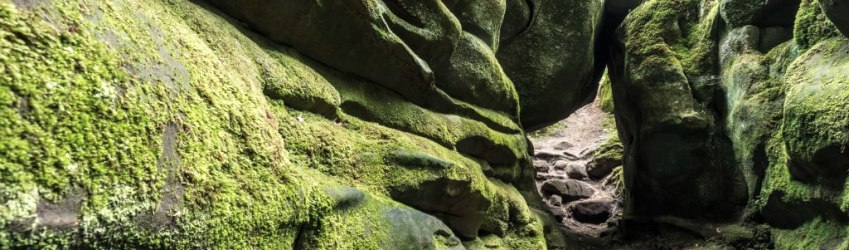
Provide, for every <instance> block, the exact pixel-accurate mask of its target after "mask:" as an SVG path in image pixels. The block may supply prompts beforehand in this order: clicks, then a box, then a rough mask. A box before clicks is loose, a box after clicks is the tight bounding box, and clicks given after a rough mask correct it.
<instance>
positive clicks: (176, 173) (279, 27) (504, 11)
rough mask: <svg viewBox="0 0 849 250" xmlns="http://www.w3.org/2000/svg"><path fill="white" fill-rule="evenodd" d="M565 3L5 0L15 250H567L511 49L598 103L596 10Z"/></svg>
mask: <svg viewBox="0 0 849 250" xmlns="http://www.w3.org/2000/svg"><path fill="white" fill-rule="evenodd" d="M207 2H208V3H207ZM551 3H554V2H551ZM551 3H546V4H544V5H534V6H532V8H530V7H527V6H525V7H523V6H521V4H522V3H517V2H516V1H509V2H508V1H503V0H500V1H499V0H495V1H408V0H387V1H378V0H367V1H330V2H328V1H283V0H281V1H240V2H233V1H175V0H141V1H124V0H119V1H108V2H97V1H94V2H90V1H89V2H79V1H64V0H59V1H17V0H16V1H11V2H10V1H0V50H1V51H4V53H2V54H3V56H0V62H2V65H3V66H2V70H0V72H4V73H3V74H0V79H2V80H0V81H1V82H3V84H2V85H3V86H0V103H2V106H0V112H2V113H3V115H2V116H0V117H2V118H0V125H2V127H3V128H4V129H2V131H0V142H2V145H3V146H0V148H2V150H0V151H2V153H0V165H2V166H3V167H2V168H0V175H2V176H3V177H2V178H0V186H3V187H4V190H3V194H2V195H0V196H2V200H3V202H2V204H0V211H4V212H3V216H0V249H6V248H34V247H37V246H43V245H45V244H47V245H52V244H60V246H58V247H66V248H89V247H96V246H104V245H107V246H113V247H115V248H178V249H180V248H226V249H230V248H236V249H240V248H284V249H285V248H295V249H327V248H338V249H381V248H396V247H400V248H410V249H463V248H465V247H467V246H468V247H473V246H475V244H478V243H480V242H492V241H496V242H499V244H498V245H499V246H502V247H504V248H511V249H541V248H545V247H546V244H547V242H554V243H552V244H557V243H556V242H562V239H555V238H552V237H559V236H557V235H558V233H557V231H554V232H551V231H550V230H549V232H543V228H544V227H543V224H542V223H543V221H551V219H550V218H548V217H546V218H543V217H545V215H544V213H537V212H533V211H534V210H532V209H533V208H531V207H530V206H529V204H536V202H528V201H529V200H538V199H539V195H538V194H537V193H536V190H535V187H534V186H533V185H534V182H533V178H534V171H533V170H534V167H533V166H532V164H531V161H530V155H529V152H530V150H529V146H528V143H527V139H526V138H525V129H524V128H523V125H522V124H521V122H520V116H519V115H520V114H519V110H522V109H521V108H520V106H519V104H520V102H519V99H518V98H519V92H517V90H516V86H517V85H514V81H513V80H511V77H509V75H508V74H507V73H505V72H506V70H505V68H503V67H502V61H500V60H499V58H498V56H496V54H497V51H500V50H501V49H502V48H508V47H509V49H507V50H509V51H510V53H508V55H514V56H510V57H511V58H514V57H518V55H527V54H534V56H533V57H531V58H530V59H528V60H531V59H533V60H536V61H537V62H538V63H536V65H537V66H538V67H540V68H545V72H557V74H558V76H557V78H558V79H586V80H582V81H580V82H577V81H576V82H559V81H558V82H556V84H557V87H556V88H553V89H547V90H545V91H544V92H538V93H536V94H539V95H543V94H542V93H545V94H544V95H545V98H553V97H555V96H558V95H563V94H566V93H568V94H570V95H573V94H574V95H575V97H574V99H582V98H583V99H586V97H587V96H589V95H590V92H591V91H586V92H584V93H572V92H571V90H572V89H590V90H591V89H594V88H595V87H594V86H595V83H594V82H592V81H590V80H589V79H591V78H592V77H588V76H587V75H593V74H594V73H595V71H594V70H595V69H594V67H593V62H594V61H593V59H594V58H593V56H592V55H593V54H592V51H593V42H592V41H594V38H595V35H596V33H595V27H596V25H595V24H596V23H597V22H598V21H597V20H598V19H600V18H601V14H600V11H601V10H600V9H599V6H600V1H592V2H589V3H587V4H575V5H574V6H571V5H566V4H561V5H558V4H551ZM576 8H580V9H576ZM568 11H573V12H575V13H589V14H586V15H582V16H576V18H575V19H569V20H568V21H561V19H557V18H555V16H556V15H560V14H563V13H567V12H568ZM522 16H525V17H522ZM531 19H533V20H536V21H535V22H530V20H531ZM507 23H509V24H507ZM530 23H532V24H530ZM517 25H518V26H517ZM556 25H559V26H556ZM508 26H511V27H512V28H513V29H510V28H507V27H508ZM555 26H556V27H555ZM564 27H568V28H572V27H576V28H580V30H576V32H571V31H570V32H560V33H557V34H554V33H551V35H552V36H546V35H548V34H549V33H550V32H548V31H563V30H562V29H561V28H564ZM505 33H507V35H509V37H505ZM539 36H544V37H542V38H539V39H538V40H533V41H531V42H529V40H526V39H537V38H534V37H539ZM537 41H542V42H544V46H543V47H545V48H543V49H545V51H531V50H533V49H536V48H537V47H536V46H523V45H521V44H527V43H536V42H537ZM564 42H566V43H568V44H571V45H570V46H573V47H584V48H585V49H583V50H580V52H579V53H572V51H570V50H560V49H553V48H549V47H548V46H554V45H553V44H555V43H558V44H560V43H564ZM523 50H524V52H523ZM537 52H540V53H537ZM573 54H576V55H578V56H571V55H573ZM565 58H571V59H570V60H568V61H569V62H573V63H574V65H572V64H570V65H560V64H558V65H553V64H551V65H550V62H553V61H556V62H565V61H567V60H564V59H565ZM516 59H517V60H524V59H521V58H516ZM554 59H557V60H554ZM514 64H515V62H514ZM548 66H551V67H552V68H548ZM573 66H578V67H577V68H575V67H573ZM572 69H577V70H575V71H570V72H561V71H564V70H566V71H568V70H572ZM12 72H13V73H12ZM513 72H515V70H514V71H513ZM572 75H574V76H572ZM531 80H534V81H535V82H534V83H536V82H545V83H546V84H547V85H546V86H549V85H548V84H555V83H554V82H552V81H550V79H545V80H538V79H531ZM522 86H526V85H522ZM551 86H553V85H551ZM578 86H580V87H578ZM527 89H529V88H524V90H527ZM553 91H559V92H553ZM533 95H535V94H533ZM581 95H584V96H581ZM570 98H572V97H570ZM531 99H532V98H530V97H529V100H531ZM579 103H580V102H569V103H568V104H566V106H563V107H561V108H558V110H552V111H549V112H558V113H562V114H565V113H567V112H568V111H566V110H568V109H570V108H575V107H577V105H578V104H579ZM569 105H573V106H569ZM535 108H536V109H541V108H542V107H535ZM528 110H531V109H528ZM6 128H9V129H6ZM354 186H356V187H357V188H353V187H354ZM536 206H538V208H542V206H543V205H541V204H537V205H536ZM549 228H551V226H549ZM36 235H38V236H36ZM128 235H132V236H131V237H129V236H128ZM484 236H485V237H484ZM543 237H549V238H550V240H548V241H546V239H545V238H543ZM62 244H65V245H62ZM487 244H488V243H487ZM561 245H562V244H561Z"/></svg>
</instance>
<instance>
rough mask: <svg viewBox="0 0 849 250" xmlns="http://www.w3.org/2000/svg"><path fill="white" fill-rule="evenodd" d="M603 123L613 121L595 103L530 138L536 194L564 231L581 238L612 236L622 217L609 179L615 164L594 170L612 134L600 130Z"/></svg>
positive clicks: (616, 192)
mask: <svg viewBox="0 0 849 250" xmlns="http://www.w3.org/2000/svg"><path fill="white" fill-rule="evenodd" d="M606 119H612V117H610V114H607V113H605V112H603V111H602V110H601V108H600V107H599V101H598V100H596V101H595V102H593V103H591V104H589V105H587V106H584V107H583V108H581V109H579V110H578V111H577V112H575V113H574V114H572V115H571V116H569V117H568V118H567V119H565V120H563V121H560V122H558V123H557V124H555V125H553V126H552V127H550V128H548V129H546V130H544V131H543V132H540V133H537V134H534V135H531V141H532V142H533V145H534V152H535V156H534V166H535V168H536V170H537V178H536V180H537V181H536V182H537V187H538V190H539V192H540V194H541V195H542V196H543V197H544V201H545V203H546V204H547V205H548V207H549V209H550V211H551V212H552V213H553V214H554V215H555V217H556V218H557V219H558V220H560V221H561V222H562V223H563V226H565V227H566V228H568V230H570V231H573V232H575V233H576V234H578V235H581V236H587V237H599V236H603V235H605V234H607V233H609V232H613V231H614V230H615V224H616V221H618V219H619V218H620V217H621V214H622V213H621V211H622V209H621V205H622V199H621V195H620V192H619V191H618V189H617V187H616V185H615V184H614V181H613V180H612V178H611V177H614V176H615V175H616V174H613V173H618V171H612V170H613V168H616V167H618V166H619V165H620V164H615V163H614V164H610V163H607V164H606V166H597V165H600V164H599V163H598V162H597V161H594V157H595V156H596V155H597V152H598V150H599V149H600V148H601V147H602V145H603V144H604V143H605V142H606V141H608V140H609V139H610V137H612V136H615V135H616V134H615V131H609V130H611V129H613V128H606V127H605V120H606ZM608 122H609V121H608ZM619 169H621V168H619ZM588 170H589V171H588ZM617 170H618V169H617Z"/></svg>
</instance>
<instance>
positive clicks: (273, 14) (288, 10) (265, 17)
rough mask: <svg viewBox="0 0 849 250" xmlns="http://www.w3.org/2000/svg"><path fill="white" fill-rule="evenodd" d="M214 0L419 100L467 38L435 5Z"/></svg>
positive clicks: (283, 38)
mask: <svg viewBox="0 0 849 250" xmlns="http://www.w3.org/2000/svg"><path fill="white" fill-rule="evenodd" d="M210 2H211V3H213V4H214V5H216V6H218V7H219V8H221V9H222V10H223V11H225V12H226V13H227V14H230V15H232V16H234V17H236V18H238V19H240V20H243V21H245V22H247V23H248V24H249V25H250V26H251V27H253V28H254V29H256V30H258V31H260V32H261V33H263V34H265V35H267V36H268V37H270V38H271V39H272V40H275V41H277V42H281V43H285V44H289V45H292V46H293V47H295V48H296V49H298V50H299V51H300V52H302V53H305V54H307V55H309V56H311V57H313V58H316V59H318V60H319V61H322V62H324V63H327V64H328V65H330V66H332V67H334V68H337V69H339V70H342V71H347V72H351V73H354V74H357V75H359V76H362V77H365V78H368V79H370V80H373V81H375V82H377V83H379V84H381V85H383V86H385V87H387V88H389V89H392V90H395V91H397V92H399V93H401V94H402V95H404V96H405V97H407V98H410V99H411V100H415V101H417V102H423V101H424V100H425V98H426V97H427V95H428V93H430V92H431V91H432V88H433V84H434V76H433V71H432V68H434V66H442V65H443V64H445V63H447V60H448V58H449V56H450V55H451V53H452V52H453V51H454V48H455V46H456V44H457V41H459V40H460V36H461V29H460V23H459V21H458V20H457V18H456V17H454V15H452V14H451V13H450V12H449V11H448V9H447V8H446V7H445V6H444V5H443V4H442V3H441V1H437V0H429V1H423V2H420V1H406V0H397V1H396V0H391V1H388V2H387V3H384V2H383V1H377V0H367V1H344V2H339V1H334V2H326V3H321V4H319V2H316V1H308V0H297V1H259V0H254V1H240V2H233V1H220V0H213V1H210ZM414 24H419V25H421V26H422V27H418V26H416V25H414Z"/></svg>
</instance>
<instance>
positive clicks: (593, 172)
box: [586, 138, 623, 179]
mask: <svg viewBox="0 0 849 250" xmlns="http://www.w3.org/2000/svg"><path fill="white" fill-rule="evenodd" d="M622 154H623V147H622V144H621V142H619V140H618V139H617V138H611V139H609V140H608V141H606V142H605V143H604V144H602V145H601V146H599V148H598V150H596V152H595V154H594V155H593V158H592V159H590V161H589V162H588V163H587V165H586V169H587V174H588V175H589V177H592V178H595V179H600V178H604V177H605V176H607V175H609V174H610V172H611V171H612V170H613V169H614V168H616V167H618V166H622Z"/></svg>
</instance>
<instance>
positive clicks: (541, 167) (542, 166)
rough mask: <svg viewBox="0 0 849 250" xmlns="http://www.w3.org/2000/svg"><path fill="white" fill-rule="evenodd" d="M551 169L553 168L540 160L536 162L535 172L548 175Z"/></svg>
mask: <svg viewBox="0 0 849 250" xmlns="http://www.w3.org/2000/svg"><path fill="white" fill-rule="evenodd" d="M549 169H551V166H549V165H548V162H546V161H540V160H536V161H534V170H536V171H537V172H543V173H547V172H548V170H549Z"/></svg>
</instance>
